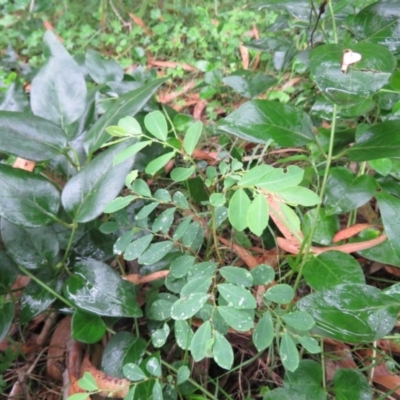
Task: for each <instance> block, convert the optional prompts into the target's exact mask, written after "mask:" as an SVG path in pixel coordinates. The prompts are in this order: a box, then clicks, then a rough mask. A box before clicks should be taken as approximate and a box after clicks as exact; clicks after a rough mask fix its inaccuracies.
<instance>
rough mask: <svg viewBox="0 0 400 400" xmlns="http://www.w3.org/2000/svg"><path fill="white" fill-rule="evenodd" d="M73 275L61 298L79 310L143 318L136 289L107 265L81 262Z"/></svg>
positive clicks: (87, 261) (111, 315) (90, 261)
mask: <svg viewBox="0 0 400 400" xmlns="http://www.w3.org/2000/svg"><path fill="white" fill-rule="evenodd" d="M73 272H74V275H72V276H71V277H69V278H68V279H67V281H66V283H65V285H64V295H65V296H66V297H67V298H68V299H69V300H70V301H71V302H72V303H73V304H74V305H76V306H77V307H79V308H80V309H81V310H86V311H89V312H91V313H94V314H96V315H103V316H109V317H131V318H132V317H141V316H142V311H141V309H140V307H139V305H138V303H137V302H136V300H135V287H134V286H133V285H132V284H131V283H129V282H127V281H125V280H123V279H122V278H121V277H120V276H119V274H117V273H116V272H115V271H114V270H113V269H112V268H110V267H109V266H108V265H106V264H103V263H101V262H99V261H95V260H91V259H87V260H81V261H80V262H79V263H78V264H77V265H75V267H74V270H73ZM93 288H96V290H93Z"/></svg>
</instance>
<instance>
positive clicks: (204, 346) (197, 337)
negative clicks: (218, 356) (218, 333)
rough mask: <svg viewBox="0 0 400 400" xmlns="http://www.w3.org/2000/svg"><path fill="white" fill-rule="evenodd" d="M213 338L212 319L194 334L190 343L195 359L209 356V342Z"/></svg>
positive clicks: (199, 359) (198, 359)
mask: <svg viewBox="0 0 400 400" xmlns="http://www.w3.org/2000/svg"><path fill="white" fill-rule="evenodd" d="M210 340H211V323H210V321H206V322H204V323H203V324H202V325H201V326H200V328H199V329H197V331H196V333H195V334H194V335H193V339H192V342H191V344H190V352H191V353H192V357H193V360H194V361H196V362H198V361H201V360H202V359H203V358H205V357H206V356H207V353H208V343H209V341H210Z"/></svg>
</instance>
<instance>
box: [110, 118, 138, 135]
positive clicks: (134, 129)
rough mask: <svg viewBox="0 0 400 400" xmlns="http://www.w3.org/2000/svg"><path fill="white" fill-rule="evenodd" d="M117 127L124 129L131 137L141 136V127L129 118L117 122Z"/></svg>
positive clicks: (134, 119) (135, 120) (133, 119)
mask: <svg viewBox="0 0 400 400" xmlns="http://www.w3.org/2000/svg"><path fill="white" fill-rule="evenodd" d="M118 126H119V127H120V128H122V129H124V130H125V131H126V132H127V133H128V134H129V135H131V136H138V135H141V134H142V127H141V126H140V124H139V122H138V121H137V119H136V118H133V117H131V116H127V117H124V118H121V119H120V120H119V121H118ZM106 130H107V129H106ZM107 132H108V131H107Z"/></svg>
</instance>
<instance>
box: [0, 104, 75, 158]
mask: <svg viewBox="0 0 400 400" xmlns="http://www.w3.org/2000/svg"><path fill="white" fill-rule="evenodd" d="M0 130H1V132H2V133H1V135H0V151H1V152H4V153H7V154H12V155H15V156H18V157H22V158H24V159H27V160H31V161H46V160H51V159H53V158H55V157H56V156H59V155H60V154H62V153H63V151H64V149H65V147H66V145H67V138H66V136H65V133H64V131H63V130H62V129H61V128H60V127H59V126H57V125H55V124H53V123H52V122H50V121H47V120H46V119H43V118H40V117H36V116H34V115H32V114H28V113H23V112H11V111H0Z"/></svg>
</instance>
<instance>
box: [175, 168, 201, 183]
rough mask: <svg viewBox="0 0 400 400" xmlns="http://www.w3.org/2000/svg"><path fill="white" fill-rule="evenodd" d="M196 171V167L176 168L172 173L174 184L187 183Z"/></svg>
mask: <svg viewBox="0 0 400 400" xmlns="http://www.w3.org/2000/svg"><path fill="white" fill-rule="evenodd" d="M195 169H196V168H195V167H194V166H191V167H189V168H182V167H178V168H174V169H173V170H172V171H171V179H172V180H173V181H174V182H182V181H186V180H187V179H189V178H190V177H191V176H192V174H193V172H194V171H195Z"/></svg>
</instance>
